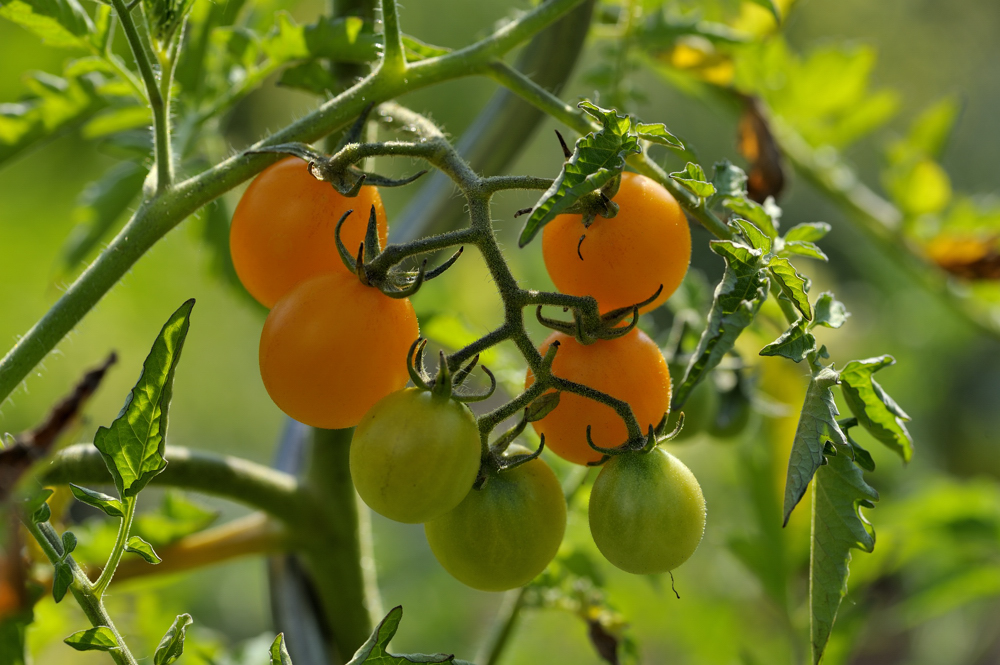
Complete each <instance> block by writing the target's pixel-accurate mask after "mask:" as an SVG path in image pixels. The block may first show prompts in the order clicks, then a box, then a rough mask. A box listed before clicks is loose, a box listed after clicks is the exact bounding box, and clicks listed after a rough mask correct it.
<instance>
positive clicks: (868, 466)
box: [843, 426, 875, 472]
mask: <svg viewBox="0 0 1000 665" xmlns="http://www.w3.org/2000/svg"><path fill="white" fill-rule="evenodd" d="M843 429H844V436H846V437H847V443H849V444H851V449H852V450H853V451H854V463H855V464H857V465H858V466H860V467H861V468H862V469H864V470H865V471H869V472H871V471H874V470H875V460H873V459H872V454H871V453H870V452H868V451H867V450H865V449H864V448H862V447H861V446H860V445H858V442H857V441H855V440H854V439H852V438H851V430H850V429H848V428H847V426H844V428H843Z"/></svg>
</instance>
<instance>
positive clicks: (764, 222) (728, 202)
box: [722, 196, 778, 238]
mask: <svg viewBox="0 0 1000 665" xmlns="http://www.w3.org/2000/svg"><path fill="white" fill-rule="evenodd" d="M722 205H723V206H724V207H725V208H726V209H728V210H732V211H733V212H735V213H736V214H737V215H740V216H741V217H745V218H746V219H748V220H750V221H751V222H753V223H754V224H755V225H756V226H757V227H759V228H760V229H761V230H762V231H763V232H764V233H765V234H767V236H768V237H770V238H774V237H775V236H777V235H778V230H777V228H776V227H775V224H774V220H773V219H772V218H771V215H770V214H769V213H768V212H767V210H765V209H764V206H762V205H761V204H759V203H757V202H756V201H753V200H751V199H748V198H746V196H739V197H734V196H727V197H726V198H725V199H723V201H722Z"/></svg>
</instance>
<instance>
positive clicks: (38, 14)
mask: <svg viewBox="0 0 1000 665" xmlns="http://www.w3.org/2000/svg"><path fill="white" fill-rule="evenodd" d="M0 16H2V17H3V18H5V19H7V20H8V21H11V22H12V23H16V24H18V25H20V26H21V27H22V28H25V29H27V30H28V31H30V32H33V33H34V34H35V35H36V36H38V37H40V38H41V39H42V41H43V42H44V43H45V44H47V45H49V46H54V47H56V48H86V46H87V45H88V40H87V37H88V36H89V35H90V33H92V32H93V31H94V23H93V21H91V20H90V16H89V15H88V14H87V11H86V10H85V9H84V8H83V7H82V6H81V5H80V3H78V2H77V1H76V0H11V1H10V2H5V3H4V4H2V5H0Z"/></svg>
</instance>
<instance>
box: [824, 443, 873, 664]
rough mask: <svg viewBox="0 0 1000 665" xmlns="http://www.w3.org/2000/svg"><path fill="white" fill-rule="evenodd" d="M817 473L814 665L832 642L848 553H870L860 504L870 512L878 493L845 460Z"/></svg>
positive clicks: (834, 461) (833, 461)
mask: <svg viewBox="0 0 1000 665" xmlns="http://www.w3.org/2000/svg"><path fill="white" fill-rule="evenodd" d="M827 460H828V462H829V463H828V464H826V465H824V466H823V467H821V468H820V469H819V471H817V472H816V487H815V489H814V490H813V492H814V495H813V496H814V500H813V514H812V525H813V526H812V534H813V542H812V547H811V548H810V560H809V609H810V622H809V624H810V625H809V628H810V635H811V638H812V652H813V663H819V661H820V658H822V656H823V651H824V649H825V648H826V643H827V641H828V640H829V639H830V632H831V630H832V629H833V622H834V620H835V619H836V618H837V610H838V609H840V603H841V601H843V599H844V596H845V595H846V594H847V576H848V565H849V564H850V561H851V549H852V548H853V549H859V550H863V551H865V552H871V551H872V550H873V549H874V548H875V532H874V531H873V530H872V529H871V527H870V525H869V523H868V521H867V520H866V519H865V518H864V517H863V516H862V515H861V514H860V512H859V504H865V505H867V506H871V505H872V503H871V502H873V501H878V492H876V491H875V490H874V489H873V488H872V487H871V486H870V485H868V483H866V482H865V479H864V474H863V473H862V472H861V469H860V468H859V467H858V466H857V465H856V464H855V463H854V462H853V461H851V458H850V457H849V456H848V455H832V456H829V457H827Z"/></svg>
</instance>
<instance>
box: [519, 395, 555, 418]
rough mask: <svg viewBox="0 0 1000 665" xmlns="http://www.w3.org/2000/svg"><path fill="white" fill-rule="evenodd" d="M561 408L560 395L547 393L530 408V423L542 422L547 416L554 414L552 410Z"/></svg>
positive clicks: (528, 416)
mask: <svg viewBox="0 0 1000 665" xmlns="http://www.w3.org/2000/svg"><path fill="white" fill-rule="evenodd" d="M557 406H559V393H558V392H554V393H545V394H544V395H541V396H540V397H538V398H537V399H536V400H535V401H534V402H532V403H531V405H530V406H528V414H527V418H528V422H529V423H533V422H535V421H536V420H541V419H542V418H544V417H545V416H547V415H549V414H550V413H552V410H553V409H555V408H556V407H557Z"/></svg>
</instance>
